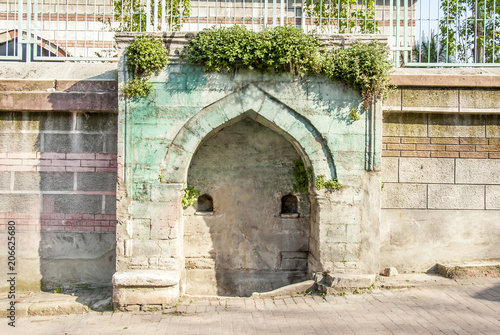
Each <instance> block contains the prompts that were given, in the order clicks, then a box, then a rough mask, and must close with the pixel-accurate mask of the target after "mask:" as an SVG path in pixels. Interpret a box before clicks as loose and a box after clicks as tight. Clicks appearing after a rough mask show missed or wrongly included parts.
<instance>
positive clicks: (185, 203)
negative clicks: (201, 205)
mask: <svg viewBox="0 0 500 335" xmlns="http://www.w3.org/2000/svg"><path fill="white" fill-rule="evenodd" d="M199 195H200V191H198V190H195V189H194V187H189V186H188V187H186V189H185V190H184V195H183V196H182V201H181V203H182V207H184V208H187V207H189V206H192V205H194V204H195V203H196V201H197V200H198V196H199Z"/></svg>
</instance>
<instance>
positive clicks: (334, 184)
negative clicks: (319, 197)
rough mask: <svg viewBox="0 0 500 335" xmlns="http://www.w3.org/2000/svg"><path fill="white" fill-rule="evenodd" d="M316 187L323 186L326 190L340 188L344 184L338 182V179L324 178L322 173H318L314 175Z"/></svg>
mask: <svg viewBox="0 0 500 335" xmlns="http://www.w3.org/2000/svg"><path fill="white" fill-rule="evenodd" d="M315 186H316V189H317V190H322V189H324V188H326V189H328V190H340V189H341V188H342V187H344V185H342V184H341V183H339V181H338V179H337V178H335V179H330V180H326V176H325V175H324V174H320V175H319V176H317V177H316V185H315Z"/></svg>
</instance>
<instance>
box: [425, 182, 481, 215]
mask: <svg viewBox="0 0 500 335" xmlns="http://www.w3.org/2000/svg"><path fill="white" fill-rule="evenodd" d="M428 206H429V209H484V186H475V185H474V186H472V185H437V184H430V185H429V204H428Z"/></svg>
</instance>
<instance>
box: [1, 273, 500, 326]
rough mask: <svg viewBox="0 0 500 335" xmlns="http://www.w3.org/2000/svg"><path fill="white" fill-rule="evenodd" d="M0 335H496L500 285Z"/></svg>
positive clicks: (69, 322) (266, 304)
mask: <svg viewBox="0 0 500 335" xmlns="http://www.w3.org/2000/svg"><path fill="white" fill-rule="evenodd" d="M0 334H30V335H37V334H68V335H76V334H93V335H98V334H134V335H135V334H139V335H141V334H287V335H292V334H293V335H295V334H500V280H499V279H496V280H490V281H487V282H483V283H480V284H478V283H476V284H474V285H471V284H467V285H455V286H437V287H415V288H410V289H375V290H373V291H367V292H365V293H362V294H348V295H346V296H335V297H334V296H327V297H326V298H323V297H321V296H310V295H307V296H297V297H280V298H275V299H252V298H239V299H227V300H214V301H207V300H205V301H189V300H185V301H183V302H181V303H180V304H179V305H178V306H177V307H176V308H174V309H170V310H165V311H157V312H138V313H131V312H129V313H122V312H101V313H98V312H90V313H88V314H84V315H65V316H37V317H28V318H19V319H18V320H16V328H12V327H9V326H7V320H6V319H3V321H2V324H0Z"/></svg>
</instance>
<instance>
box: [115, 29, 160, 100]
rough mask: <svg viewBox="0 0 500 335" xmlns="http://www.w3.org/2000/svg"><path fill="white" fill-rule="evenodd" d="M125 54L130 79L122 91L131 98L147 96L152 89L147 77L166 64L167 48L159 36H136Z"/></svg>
mask: <svg viewBox="0 0 500 335" xmlns="http://www.w3.org/2000/svg"><path fill="white" fill-rule="evenodd" d="M125 56H126V62H125V64H126V65H127V68H128V69H129V72H130V74H131V76H132V80H129V81H128V82H127V83H126V84H125V86H124V87H123V89H122V93H123V94H125V95H126V96H128V97H132V98H141V97H147V96H148V95H149V94H150V93H151V92H152V91H153V84H152V83H151V82H148V79H149V77H150V76H151V75H152V74H153V73H157V72H158V71H160V70H161V69H163V68H164V67H165V66H167V64H168V55H167V49H166V48H165V46H164V45H163V42H162V40H161V39H160V38H155V37H151V36H137V37H135V38H134V40H133V41H132V43H130V45H129V46H128V48H127V50H126V51H125Z"/></svg>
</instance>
